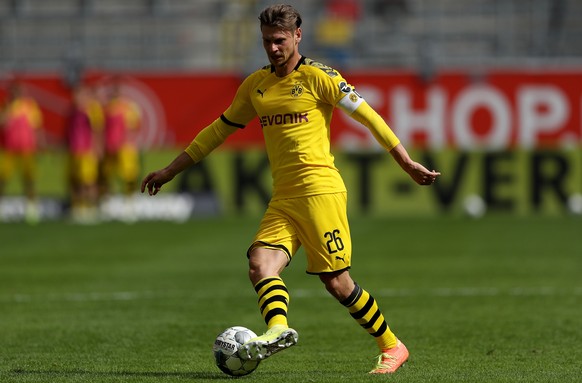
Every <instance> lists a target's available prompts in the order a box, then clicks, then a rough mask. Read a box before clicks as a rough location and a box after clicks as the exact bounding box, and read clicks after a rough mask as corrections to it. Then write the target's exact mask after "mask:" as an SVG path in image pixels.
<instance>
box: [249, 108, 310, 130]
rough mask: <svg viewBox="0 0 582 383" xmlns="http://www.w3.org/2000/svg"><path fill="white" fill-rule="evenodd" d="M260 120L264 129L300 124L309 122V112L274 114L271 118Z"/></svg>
mask: <svg viewBox="0 0 582 383" xmlns="http://www.w3.org/2000/svg"><path fill="white" fill-rule="evenodd" d="M259 120H260V122H261V126H262V127H263V128H264V127H267V126H271V125H284V124H299V123H303V122H309V118H308V117H307V112H305V113H285V114H272V115H270V116H261V117H260V119H259Z"/></svg>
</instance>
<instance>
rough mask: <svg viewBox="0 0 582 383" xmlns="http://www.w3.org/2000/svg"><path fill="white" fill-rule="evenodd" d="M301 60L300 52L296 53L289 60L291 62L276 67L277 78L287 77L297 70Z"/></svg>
mask: <svg viewBox="0 0 582 383" xmlns="http://www.w3.org/2000/svg"><path fill="white" fill-rule="evenodd" d="M299 60H301V54H300V53H299V52H296V53H295V54H294V55H293V56H292V57H290V58H289V60H287V62H286V63H285V64H284V65H281V66H279V67H278V66H276V67H275V75H276V76H277V77H285V76H287V75H288V74H290V73H291V72H293V71H294V70H295V68H296V67H297V64H298V63H299Z"/></svg>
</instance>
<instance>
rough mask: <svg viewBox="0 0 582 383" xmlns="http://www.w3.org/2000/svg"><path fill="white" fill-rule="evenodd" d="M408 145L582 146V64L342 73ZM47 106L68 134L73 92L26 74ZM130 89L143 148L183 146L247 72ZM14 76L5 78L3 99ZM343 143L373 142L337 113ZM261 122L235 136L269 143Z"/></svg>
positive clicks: (54, 130) (103, 78)
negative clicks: (575, 67)
mask: <svg viewBox="0 0 582 383" xmlns="http://www.w3.org/2000/svg"><path fill="white" fill-rule="evenodd" d="M343 75H344V77H346V78H347V79H348V81H349V82H350V83H351V84H352V85H354V86H355V87H356V88H357V89H358V92H359V93H360V94H362V95H363V96H364V98H365V99H366V100H367V101H368V103H370V104H371V105H372V106H373V107H374V108H375V109H376V110H377V111H378V112H379V113H380V114H381V115H382V116H383V117H384V118H385V119H386V121H387V122H388V124H389V125H390V126H391V127H392V129H393V130H394V131H395V132H396V134H397V135H398V136H399V137H400V139H401V140H402V141H403V142H404V143H406V144H407V145H408V146H410V147H421V148H431V149H439V148H446V147H453V148H459V149H464V150H471V149H484V150H502V149H507V148H514V147H519V148H526V149H529V148H542V147H568V146H580V144H581V143H582V120H581V115H582V110H581V104H582V71H558V70H552V71H547V70H535V71H500V70H491V71H488V72H487V73H484V74H481V75H479V76H475V75H473V74H471V73H469V72H463V71H443V72H441V73H439V74H438V75H437V76H435V77H434V78H432V79H431V80H430V81H429V82H426V81H423V80H422V78H421V77H420V76H419V75H418V74H417V73H415V72H412V71H402V72H393V71H387V72H380V73H355V72H354V73H343ZM18 78H20V79H21V80H22V81H23V82H24V84H25V86H26V89H27V90H28V92H29V93H30V94H31V95H32V96H33V97H35V98H36V99H37V100H38V101H39V103H40V105H41V108H42V110H43V113H44V126H45V128H46V129H47V130H48V132H49V133H50V134H51V136H52V137H53V138H54V139H55V140H57V141H58V140H59V139H60V138H62V137H63V132H64V124H65V116H66V114H67V111H68V108H69V105H70V99H71V97H70V91H69V89H68V88H67V86H66V85H65V83H64V82H63V80H62V78H61V77H60V76H58V75H51V74H47V75H19V76H18ZM111 78H112V75H111V74H108V73H98V72H93V73H90V74H89V75H88V76H87V77H86V81H87V82H88V83H90V84H92V85H93V86H94V88H95V90H96V93H97V94H98V95H99V96H100V97H101V98H103V97H105V95H106V93H107V87H108V86H109V84H110V83H111V81H110V80H111ZM122 79H123V85H122V88H121V91H122V93H124V94H126V95H127V96H129V97H132V98H133V99H134V100H135V101H136V102H137V103H138V104H139V105H140V106H141V109H142V115H143V124H142V125H143V126H142V132H141V143H142V145H143V147H144V149H147V148H151V147H160V146H179V147H181V146H184V145H186V144H188V143H189V142H190V140H191V139H192V138H193V137H194V135H195V134H196V133H197V132H198V131H199V130H200V129H202V128H203V127H204V126H206V125H207V124H209V123H210V122H212V121H213V120H214V119H216V118H217V117H218V116H220V114H221V113H222V112H223V111H224V110H225V109H226V108H227V107H228V105H229V104H230V102H231V100H232V98H233V96H234V94H235V92H236V89H237V87H238V85H239V83H240V82H241V81H242V77H241V76H238V75H236V74H219V73H177V74H175V73H126V74H124V75H123V76H122ZM8 83H9V80H7V79H4V80H3V81H1V82H0V102H1V101H2V100H3V99H4V98H5V97H6V89H7V87H8ZM332 140H333V142H334V144H335V145H336V147H342V148H371V147H375V146H376V143H375V141H374V139H373V137H372V135H371V134H370V133H369V132H368V131H367V130H366V129H365V128H364V127H363V126H361V125H359V124H358V123H356V122H355V121H353V120H351V119H350V118H349V117H348V116H346V115H344V114H343V113H342V112H339V111H337V112H336V115H335V116H334V120H333V122H332ZM261 144H262V134H261V130H260V126H259V124H258V122H257V121H254V122H253V123H251V124H250V125H249V126H248V127H247V128H245V129H244V130H242V131H241V132H239V133H237V134H235V135H233V136H231V137H230V138H229V140H228V141H227V145H230V146H247V145H261Z"/></svg>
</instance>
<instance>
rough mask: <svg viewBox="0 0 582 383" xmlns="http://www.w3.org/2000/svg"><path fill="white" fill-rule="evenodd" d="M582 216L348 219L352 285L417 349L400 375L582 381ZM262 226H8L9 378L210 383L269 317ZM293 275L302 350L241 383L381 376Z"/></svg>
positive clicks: (1, 365)
mask: <svg viewBox="0 0 582 383" xmlns="http://www.w3.org/2000/svg"><path fill="white" fill-rule="evenodd" d="M581 223H582V222H581V221H580V220H579V219H575V218H571V217H562V218H544V219H542V218H523V217H522V218H510V217H494V216H492V217H487V218H485V219H482V220H466V219H461V218H452V217H449V218H423V219H420V218H407V219H388V218H373V219H370V218H365V217H357V218H353V219H352V230H353V240H354V249H355V250H354V251H355V254H354V265H353V266H354V267H353V269H352V275H353V277H354V278H355V279H356V280H357V281H358V282H360V283H361V284H362V286H363V287H364V288H366V289H367V290H369V291H370V292H371V293H372V294H373V295H374V296H375V297H376V299H377V300H378V302H379V303H380V305H381V307H382V309H383V312H384V314H385V315H386V317H387V319H388V321H389V323H390V325H391V326H392V328H393V329H394V330H395V332H396V333H397V334H398V335H399V336H400V337H401V338H402V340H403V341H404V342H405V343H406V344H407V346H408V347H409V349H410V351H411V358H410V361H409V362H408V363H407V364H406V365H405V367H404V368H402V369H401V370H400V371H399V372H398V373H397V374H395V375H394V376H391V377H389V379H390V381H394V382H560V383H563V382H577V381H579V379H580V371H582V363H581V361H580V356H581V353H580V345H579V340H580V339H582V327H581V326H580V318H581V317H582V305H581V296H582V282H581V281H580V270H581V265H582V258H581V257H582V241H581V240H580V227H581ZM257 224H258V219H257V218H249V217H228V218H216V219H211V220H199V221H192V222H188V223H187V224H184V225H177V224H171V223H164V222H160V223H158V222H148V223H138V224H134V225H123V224H117V223H109V224H102V225H97V226H91V227H84V226H73V225H69V224H67V223H64V222H51V223H46V224H45V223H43V224H41V225H38V226H35V227H30V226H26V225H24V224H3V225H0V243H1V249H0V313H1V314H0V381H1V382H174V381H185V382H206V381H208V382H209V381H221V380H225V381H226V380H230V379H231V378H229V377H228V376H226V375H224V374H223V373H221V372H220V371H219V370H218V369H217V368H216V366H215V365H214V362H213V359H212V352H211V348H212V343H213V341H214V338H215V336H216V335H217V334H218V333H220V332H221V331H222V330H224V329H225V328H227V327H229V326H232V325H242V326H246V327H249V328H251V329H253V330H254V331H256V332H258V333H260V332H262V331H263V330H264V324H263V323H262V319H261V318H260V315H259V312H258V308H257V307H256V296H255V294H254V292H253V290H252V288H251V286H250V283H249V282H248V280H247V276H246V258H245V256H244V254H245V251H246V248H247V245H248V241H249V240H250V238H251V237H252V235H253V234H254V230H255V227H256V225H257ZM304 268H305V260H304V255H303V253H302V252H301V253H300V254H298V256H297V258H296V259H295V260H294V261H293V262H292V263H291V266H290V267H289V268H288V269H287V270H286V271H285V273H284V274H283V276H284V278H285V281H286V283H287V286H288V288H289V290H290V293H291V304H290V312H289V317H290V324H291V325H292V326H293V327H295V328H296V329H297V330H298V332H299V343H298V345H297V346H296V347H294V348H292V349H290V350H288V351H285V352H284V353H282V354H279V355H275V356H274V357H273V358H271V359H268V360H266V361H264V362H263V363H262V364H261V365H260V366H259V368H258V369H257V371H255V372H254V373H253V374H251V375H249V376H247V377H245V378H242V379H243V380H246V381H252V382H269V383H272V382H302V383H304V382H334V383H336V382H375V381H384V380H386V378H387V377H382V376H369V375H367V374H366V373H367V371H368V370H370V369H371V368H372V367H373V364H374V363H375V360H374V359H373V357H374V354H375V353H376V345H375V342H374V341H373V340H372V339H371V338H370V337H369V336H368V335H367V334H366V333H365V332H364V331H363V330H362V329H361V328H359V326H357V325H356V324H355V322H354V321H353V320H352V319H351V318H350V317H349V315H348V314H347V312H346V310H345V309H344V308H343V307H342V306H341V305H340V304H339V303H337V302H336V301H334V300H333V299H332V298H331V297H330V296H328V295H327V293H325V292H324V289H323V286H322V285H321V283H320V282H319V280H318V279H317V277H314V276H309V275H307V274H305V273H304Z"/></svg>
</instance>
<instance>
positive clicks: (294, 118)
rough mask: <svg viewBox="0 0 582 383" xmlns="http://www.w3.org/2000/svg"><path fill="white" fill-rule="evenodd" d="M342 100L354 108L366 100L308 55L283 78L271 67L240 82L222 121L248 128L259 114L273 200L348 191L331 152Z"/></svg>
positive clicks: (336, 74)
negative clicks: (335, 115) (336, 112)
mask: <svg viewBox="0 0 582 383" xmlns="http://www.w3.org/2000/svg"><path fill="white" fill-rule="evenodd" d="M344 98H346V99H347V100H348V102H347V103H346V102H344V103H343V104H347V106H348V107H351V108H352V109H353V110H355V109H356V108H357V107H358V105H359V104H360V103H361V102H362V101H363V99H362V98H361V97H360V96H359V95H358V94H357V93H356V92H355V90H354V88H353V87H352V86H350V85H349V84H347V82H346V81H345V80H344V79H343V78H342V76H341V75H340V74H339V73H338V72H337V71H335V70H333V69H331V68H329V67H327V66H324V65H322V64H320V63H317V62H315V61H313V60H310V59H307V58H304V57H303V58H301V60H300V61H299V63H298V64H297V66H296V67H295V70H294V71H293V72H291V73H290V74H288V75H287V76H285V77H277V76H276V75H275V71H274V68H273V67H272V65H268V66H266V67H264V68H262V69H260V70H258V71H256V72H254V73H253V74H251V75H250V76H249V77H247V78H246V79H245V81H244V82H243V83H242V84H241V86H240V87H239V89H238V91H237V93H236V96H235V98H234V100H233V102H232V104H231V105H230V107H229V108H228V109H227V110H226V111H225V112H224V114H223V118H224V119H225V120H226V121H225V122H226V123H227V124H228V123H231V124H234V125H235V126H237V125H239V126H244V125H246V124H248V123H249V122H250V121H251V120H252V119H253V118H255V117H257V116H258V118H259V122H260V125H261V128H262V130H263V135H264V138H265V147H266V150H267V155H268V157H269V161H270V164H271V173H272V176H273V199H277V198H290V197H300V196H306V195H316V194H323V193H335V192H342V191H345V190H346V188H345V185H344V182H343V180H342V178H341V177H340V174H339V172H338V169H337V168H336V167H335V165H334V157H333V155H332V153H331V148H330V146H331V141H330V123H331V117H332V113H333V110H334V108H335V107H336V105H337V104H338V103H340V101H341V100H343V99H344Z"/></svg>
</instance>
